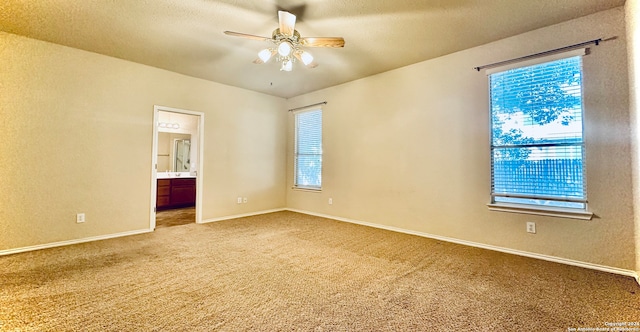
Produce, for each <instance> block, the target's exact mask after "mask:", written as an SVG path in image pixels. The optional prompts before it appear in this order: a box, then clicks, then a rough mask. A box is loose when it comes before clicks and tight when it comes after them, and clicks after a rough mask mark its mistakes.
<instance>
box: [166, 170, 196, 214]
mask: <svg viewBox="0 0 640 332" xmlns="http://www.w3.org/2000/svg"><path fill="white" fill-rule="evenodd" d="M156 192H157V195H156V210H166V209H174V208H180V207H188V206H195V205H196V178H195V177H163V178H161V177H158V187H157V191H156Z"/></svg>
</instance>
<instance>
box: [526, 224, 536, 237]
mask: <svg viewBox="0 0 640 332" xmlns="http://www.w3.org/2000/svg"><path fill="white" fill-rule="evenodd" d="M527 233H533V234H535V233H536V223H534V222H531V221H529V222H527Z"/></svg>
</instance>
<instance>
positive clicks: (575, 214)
mask: <svg viewBox="0 0 640 332" xmlns="http://www.w3.org/2000/svg"><path fill="white" fill-rule="evenodd" d="M487 206H488V207H489V211H500V212H511V213H522V214H534V215H538V216H550V217H559V218H570V219H580V220H591V218H593V212H588V211H583V210H577V209H563V208H554V207H541V206H540V207H538V206H526V205H518V204H507V203H492V204H487Z"/></svg>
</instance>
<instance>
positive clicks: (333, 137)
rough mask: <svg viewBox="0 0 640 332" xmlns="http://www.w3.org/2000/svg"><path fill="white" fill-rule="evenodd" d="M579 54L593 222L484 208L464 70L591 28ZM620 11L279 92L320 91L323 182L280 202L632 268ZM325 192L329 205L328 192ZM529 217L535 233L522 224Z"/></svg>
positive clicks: (485, 118) (482, 91) (480, 76)
mask: <svg viewBox="0 0 640 332" xmlns="http://www.w3.org/2000/svg"><path fill="white" fill-rule="evenodd" d="M613 36H617V37H618V38H617V39H615V40H612V41H608V42H606V43H603V44H601V45H600V46H593V47H591V54H589V55H588V56H586V57H584V96H585V135H586V137H585V139H586V144H587V152H586V153H587V157H586V165H587V186H588V198H589V208H590V210H591V211H592V212H594V213H595V215H596V217H595V218H594V219H593V220H591V221H582V220H575V219H565V218H555V217H544V216H533V215H522V214H514V213H505V212H491V211H488V209H487V206H486V204H487V203H488V202H489V200H490V198H489V193H490V156H489V137H490V136H489V135H490V126H489V113H488V91H487V77H486V75H485V74H484V73H482V72H477V71H475V70H473V69H472V68H473V67H475V66H479V65H484V64H488V63H492V62H497V61H501V60H506V59H510V58H514V57H519V56H523V55H527V54H531V53H535V52H541V51H545V50H549V49H553V48H557V47H562V46H566V45H571V44H575V43H580V42H583V41H587V40H592V39H597V38H601V37H602V38H608V37H613ZM628 92H629V89H628V81H627V58H626V46H625V27H624V9H623V8H617V9H614V10H610V11H606V12H601V13H598V14H595V15H591V16H588V17H584V18H580V19H577V20H573V21H570V22H566V23H563V24H559V25H555V26H551V27H547V28H544V29H540V30H536V31H533V32H529V33H526V34H522V35H519V36H515V37H512V38H508V39H505V40H501V41H498V42H495V43H491V44H488V45H484V46H481V47H476V48H472V49H469V50H465V51H462V52H458V53H455V54H451V55H447V56H443V57H440V58H437V59H434V60H429V61H425V62H421V63H417V64H415V65H411V66H408V67H405V68H401V69H398V70H393V71H390V72H386V73H382V74H379V75H376V76H372V77H368V78H365V79H361V80H358V81H354V82H350V83H346V84H343V85H340V86H335V87H331V88H328V89H325V90H320V91H316V92H313V93H310V94H306V95H302V96H298V97H295V98H291V99H289V100H288V104H287V106H288V108H293V107H298V106H303V105H307V104H311V103H315V102H319V101H327V102H328V104H327V105H326V106H324V108H323V109H324V112H323V135H324V136H323V147H324V157H323V158H324V163H323V190H322V192H321V193H313V192H305V191H298V190H293V189H291V187H292V185H293V182H292V179H293V175H292V174H293V170H292V165H293V161H292V153H293V117H292V116H291V115H290V116H289V117H290V118H289V128H288V140H287V141H288V153H287V156H288V162H287V165H288V170H287V174H288V175H287V181H288V185H287V188H288V189H287V190H288V192H287V206H288V207H290V208H292V209H298V210H304V211H310V212H314V213H319V214H326V215H331V216H337V217H341V218H346V219H352V220H356V221H364V222H369V223H376V224H380V225H384V226H391V227H397V228H401V229H406V230H410V231H415V232H422V233H427V234H433V235H437V236H443V237H450V238H454V239H458V240H465V241H472V242H476V243H480V244H485V245H493V246H499V247H503V248H509V249H514V250H521V251H526V252H531V253H536V254H543V255H551V256H556V257H561V258H565V259H571V260H577V261H581V262H587V263H592V264H600V265H604V266H609V267H615V268H620V269H626V270H635V265H636V261H635V259H636V258H635V246H634V216H633V213H634V212H633V206H632V204H633V196H632V185H631V184H632V181H631V167H630V165H631V158H630V137H629V136H630V128H629V111H628V110H629V102H628V94H629V93H628ZM330 197H331V198H333V205H329V204H328V202H327V200H328V198H330ZM527 221H534V222H536V223H537V231H538V232H537V234H535V235H533V234H528V233H526V232H525V222H527Z"/></svg>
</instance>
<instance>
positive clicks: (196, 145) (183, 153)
mask: <svg viewBox="0 0 640 332" xmlns="http://www.w3.org/2000/svg"><path fill="white" fill-rule="evenodd" d="M203 145H204V113H201V112H194V111H189V110H183V109H177V108H172V107H165V106H157V105H156V106H154V110H153V148H152V159H151V160H152V164H151V211H150V218H149V219H150V222H149V228H150V230H154V229H156V227H164V226H175V225H180V224H184V223H193V222H195V223H202V204H201V203H202V170H203V166H202V160H203Z"/></svg>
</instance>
